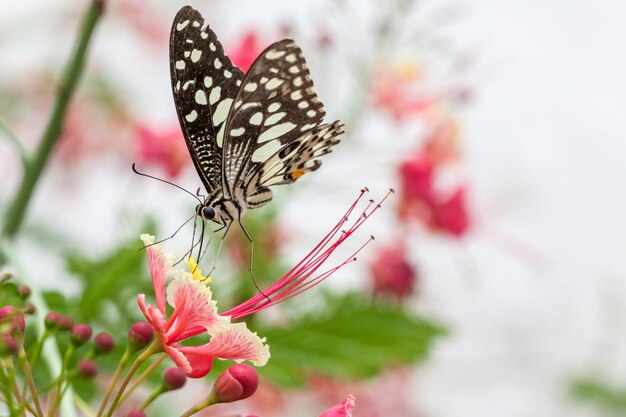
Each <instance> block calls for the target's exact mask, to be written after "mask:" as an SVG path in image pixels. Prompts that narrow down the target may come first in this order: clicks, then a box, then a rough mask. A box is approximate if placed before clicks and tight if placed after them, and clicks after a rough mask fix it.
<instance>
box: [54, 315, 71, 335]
mask: <svg viewBox="0 0 626 417" xmlns="http://www.w3.org/2000/svg"><path fill="white" fill-rule="evenodd" d="M57 325H58V326H59V330H61V331H66V330H70V329H71V328H72V326H74V319H72V318H71V317H69V316H61V315H59V318H58V319H57Z"/></svg>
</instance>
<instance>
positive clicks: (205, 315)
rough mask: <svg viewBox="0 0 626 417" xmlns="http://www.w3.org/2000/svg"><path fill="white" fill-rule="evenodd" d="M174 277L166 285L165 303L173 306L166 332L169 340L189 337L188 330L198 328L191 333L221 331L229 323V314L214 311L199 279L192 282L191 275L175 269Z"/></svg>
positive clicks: (209, 293) (214, 308) (215, 309)
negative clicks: (172, 320) (223, 314)
mask: <svg viewBox="0 0 626 417" xmlns="http://www.w3.org/2000/svg"><path fill="white" fill-rule="evenodd" d="M177 272H178V273H177V276H176V277H175V278H174V280H173V281H172V282H171V283H170V284H169V285H168V287H167V302H168V303H169V304H170V305H171V306H172V307H174V312H173V313H172V317H174V323H170V329H169V330H168V335H169V337H170V339H169V343H175V342H177V341H179V340H182V338H183V337H182V336H183V334H184V335H185V338H186V337H190V336H192V334H189V331H190V330H192V329H196V328H198V329H200V331H198V332H197V333H195V334H198V333H201V332H202V331H204V330H206V331H207V332H209V334H211V333H213V332H219V331H223V330H224V329H226V328H227V326H228V324H229V323H230V317H228V316H220V315H219V314H218V313H217V302H216V301H214V300H213V299H212V298H213V293H212V292H211V289H209V288H208V287H207V286H205V285H204V284H202V283H201V282H199V281H195V280H194V279H193V278H192V276H191V274H189V273H186V272H182V271H177Z"/></svg>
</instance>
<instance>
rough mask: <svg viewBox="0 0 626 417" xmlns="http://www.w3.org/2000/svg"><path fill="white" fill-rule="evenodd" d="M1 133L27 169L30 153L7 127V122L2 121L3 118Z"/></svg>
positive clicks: (0, 120)
mask: <svg viewBox="0 0 626 417" xmlns="http://www.w3.org/2000/svg"><path fill="white" fill-rule="evenodd" d="M0 133H2V136H4V137H5V138H6V139H7V141H8V142H9V143H10V144H11V145H12V146H13V148H14V149H15V151H16V152H17V154H18V155H19V156H20V159H21V161H22V167H24V169H26V167H27V166H28V162H29V157H28V152H27V151H26V148H24V145H22V142H20V140H19V139H18V138H17V136H15V134H14V133H13V131H12V130H11V129H9V127H8V126H7V124H6V123H5V121H4V120H2V118H0Z"/></svg>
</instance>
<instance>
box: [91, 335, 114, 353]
mask: <svg viewBox="0 0 626 417" xmlns="http://www.w3.org/2000/svg"><path fill="white" fill-rule="evenodd" d="M93 342H94V345H95V346H96V355H100V354H103V353H109V352H110V351H112V350H113V348H114V347H115V341H114V340H113V337H112V336H111V335H110V334H108V333H105V332H102V333H98V334H97V335H96V337H95V338H94V339H93Z"/></svg>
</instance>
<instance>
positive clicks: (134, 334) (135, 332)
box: [128, 321, 154, 351]
mask: <svg viewBox="0 0 626 417" xmlns="http://www.w3.org/2000/svg"><path fill="white" fill-rule="evenodd" d="M153 336H154V329H153V328H152V326H150V325H149V324H148V323H146V322H145V321H139V322H137V323H135V324H133V325H132V326H131V327H130V330H129V331H128V343H129V345H130V346H131V348H132V349H133V350H135V351H137V350H139V349H143V348H145V347H146V346H148V344H149V343H150V342H151V341H152V337H153Z"/></svg>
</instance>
